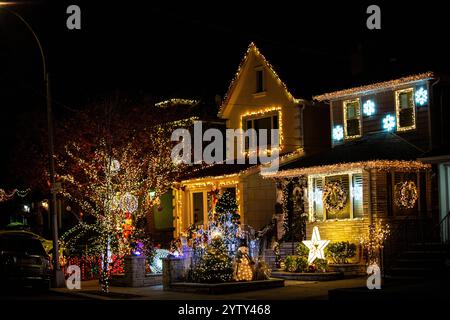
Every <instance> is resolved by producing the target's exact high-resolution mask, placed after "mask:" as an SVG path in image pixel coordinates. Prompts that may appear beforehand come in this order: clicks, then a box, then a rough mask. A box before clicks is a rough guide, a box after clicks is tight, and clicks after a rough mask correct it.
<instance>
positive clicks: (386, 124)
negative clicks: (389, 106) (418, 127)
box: [383, 114, 395, 131]
mask: <svg viewBox="0 0 450 320" xmlns="http://www.w3.org/2000/svg"><path fill="white" fill-rule="evenodd" d="M394 128H395V118H394V117H393V116H392V115H390V114H388V115H387V116H386V117H384V119H383V129H385V130H387V131H392V129H394Z"/></svg>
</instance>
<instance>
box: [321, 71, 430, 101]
mask: <svg viewBox="0 0 450 320" xmlns="http://www.w3.org/2000/svg"><path fill="white" fill-rule="evenodd" d="M434 77H435V75H434V73H433V72H431V71H429V72H424V73H419V74H415V75H411V76H406V77H402V78H398V79H394V80H389V81H383V82H377V83H372V84H368V85H364V86H359V87H353V88H349V89H344V90H339V91H334V92H328V93H324V94H321V95H317V96H313V100H317V101H324V100H333V99H338V98H343V97H346V96H351V95H354V94H361V93H370V92H374V91H379V90H383V89H387V88H395V87H398V86H402V85H406V84H409V83H414V82H418V81H423V80H430V79H434Z"/></svg>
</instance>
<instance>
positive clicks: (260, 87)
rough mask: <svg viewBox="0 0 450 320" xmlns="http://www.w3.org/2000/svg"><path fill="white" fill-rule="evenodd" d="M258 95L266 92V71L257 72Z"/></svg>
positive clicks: (259, 70)
mask: <svg viewBox="0 0 450 320" xmlns="http://www.w3.org/2000/svg"><path fill="white" fill-rule="evenodd" d="M255 73H256V93H260V92H264V70H263V69H262V68H257V69H256V71H255Z"/></svg>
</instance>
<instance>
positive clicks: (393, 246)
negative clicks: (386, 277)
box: [382, 213, 450, 271]
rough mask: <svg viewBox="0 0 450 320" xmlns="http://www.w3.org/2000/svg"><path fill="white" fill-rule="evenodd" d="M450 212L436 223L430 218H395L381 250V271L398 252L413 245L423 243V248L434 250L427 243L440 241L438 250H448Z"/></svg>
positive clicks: (394, 258)
mask: <svg viewBox="0 0 450 320" xmlns="http://www.w3.org/2000/svg"><path fill="white" fill-rule="evenodd" d="M449 240H450V213H449V214H447V215H446V216H445V217H444V218H443V219H441V220H440V221H439V222H438V223H433V221H432V219H431V218H417V217H412V218H409V217H405V218H403V219H402V220H401V221H399V220H397V223H396V225H395V226H394V228H393V229H392V231H391V234H390V236H389V237H388V239H386V240H385V242H384V248H383V250H382V265H383V271H386V270H389V268H390V267H391V266H392V264H393V263H394V262H395V260H396V258H397V257H398V255H399V254H401V253H402V252H404V251H406V250H410V249H411V248H412V246H413V245H418V244H419V245H420V244H423V246H422V247H421V248H422V249H423V250H432V249H433V250H435V249H436V248H433V246H431V245H430V246H427V245H425V244H427V243H440V244H441V246H438V247H437V248H439V250H442V252H443V254H444V253H445V252H444V251H446V252H448V251H447V250H448V249H450V241H449Z"/></svg>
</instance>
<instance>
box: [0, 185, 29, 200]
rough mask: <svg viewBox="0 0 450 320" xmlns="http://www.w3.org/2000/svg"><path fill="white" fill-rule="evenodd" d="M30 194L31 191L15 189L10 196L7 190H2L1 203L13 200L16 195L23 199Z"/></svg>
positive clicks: (0, 192) (0, 194)
mask: <svg viewBox="0 0 450 320" xmlns="http://www.w3.org/2000/svg"><path fill="white" fill-rule="evenodd" d="M28 192H30V189H26V190H23V191H21V190H17V189H14V190H13V191H12V192H11V193H10V194H7V193H6V191H5V190H3V189H1V188H0V202H4V201H7V200H11V199H12V198H13V197H14V196H15V195H17V196H19V197H21V198H25V197H26V196H27V194H28Z"/></svg>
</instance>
